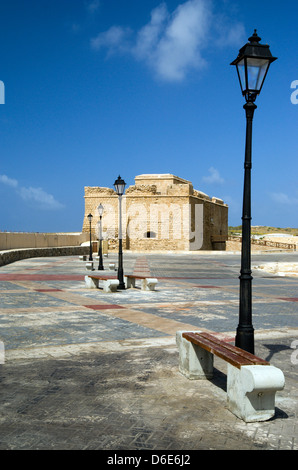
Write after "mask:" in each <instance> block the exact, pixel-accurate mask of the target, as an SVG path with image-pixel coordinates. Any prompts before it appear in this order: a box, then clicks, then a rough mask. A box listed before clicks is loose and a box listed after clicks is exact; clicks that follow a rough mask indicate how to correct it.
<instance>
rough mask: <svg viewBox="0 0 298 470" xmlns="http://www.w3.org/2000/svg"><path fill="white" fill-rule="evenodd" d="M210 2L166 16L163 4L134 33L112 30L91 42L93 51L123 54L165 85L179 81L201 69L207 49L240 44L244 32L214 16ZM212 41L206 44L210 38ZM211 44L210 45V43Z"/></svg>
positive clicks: (194, 1) (194, 0)
mask: <svg viewBox="0 0 298 470" xmlns="http://www.w3.org/2000/svg"><path fill="white" fill-rule="evenodd" d="M212 4H213V2H212V1H211V0H188V1H186V2H184V3H182V4H180V5H179V6H178V7H177V8H176V10H175V11H174V12H173V13H170V12H169V11H168V9H167V6H166V4H165V3H161V4H160V5H159V6H158V7H156V8H155V9H154V10H152V12H151V19H150V21H149V23H147V24H146V25H145V26H143V27H142V28H141V29H140V30H139V31H137V32H136V34H135V35H134V37H133V36H132V31H131V30H130V29H128V28H123V27H121V26H112V27H111V28H110V29H109V30H107V31H105V32H102V33H100V34H99V35H98V36H97V37H95V38H94V39H92V40H91V46H92V47H93V48H95V49H98V50H99V49H101V48H106V49H107V50H108V52H109V53H111V52H116V51H117V52H126V53H129V54H131V55H132V56H133V57H134V58H135V59H137V60H139V61H143V62H144V63H145V64H146V65H147V66H149V67H150V68H151V69H152V70H153V71H154V73H155V74H156V75H157V76H158V77H159V78H161V79H163V80H166V81H182V80H183V79H184V78H185V77H186V75H187V73H188V72H190V71H191V70H194V69H197V70H198V69H201V68H203V67H205V65H206V61H205V59H204V58H203V55H202V54H203V51H204V49H205V48H206V47H207V46H211V47H219V46H221V44H222V43H223V38H224V43H225V45H227V44H228V45H231V44H234V42H237V44H239V43H240V36H242V35H243V32H244V28H243V26H242V25H241V24H240V23H237V24H229V21H228V20H226V19H225V20H223V17H222V16H219V15H217V14H214V13H213V11H212ZM212 35H213V36H214V35H215V36H216V37H213V39H212V40H210V38H211V36H212ZM212 41H213V42H212Z"/></svg>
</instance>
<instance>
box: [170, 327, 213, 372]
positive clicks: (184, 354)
mask: <svg viewBox="0 0 298 470" xmlns="http://www.w3.org/2000/svg"><path fill="white" fill-rule="evenodd" d="M183 333H185V331H177V333H176V343H177V347H178V351H179V371H180V372H181V374H183V375H185V377H187V378H188V379H191V380H199V379H210V378H212V376H213V354H212V353H210V352H208V351H206V350H205V349H203V348H201V347H200V346H196V345H195V344H193V343H191V342H190V341H188V340H187V339H185V338H183V337H182V334H183ZM193 333H201V331H194V332H193Z"/></svg>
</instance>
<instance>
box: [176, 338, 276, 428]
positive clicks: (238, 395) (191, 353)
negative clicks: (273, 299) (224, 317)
mask: <svg viewBox="0 0 298 470" xmlns="http://www.w3.org/2000/svg"><path fill="white" fill-rule="evenodd" d="M183 333H186V332H183V331H178V332H177V334H176V342H177V346H178V350H179V371H180V372H181V373H182V374H183V375H184V376H185V377H187V378H188V379H190V380H199V379H211V378H212V376H213V358H214V354H215V355H217V356H219V357H221V358H222V359H224V360H226V361H227V363H228V364H227V366H228V367H227V404H228V408H229V410H230V411H231V412H232V413H234V414H235V415H236V416H237V417H238V418H241V419H242V420H243V421H245V422H247V423H250V422H255V421H267V420H269V419H270V418H272V417H273V416H274V414H275V394H276V392H277V391H279V390H283V388H284V386H285V378H284V374H283V372H282V371H281V370H280V369H278V368H276V367H274V366H271V365H270V364H269V363H266V362H265V361H263V362H264V363H260V362H262V360H260V359H259V358H257V357H256V356H252V355H249V354H248V353H246V352H245V351H242V352H243V354H241V352H240V355H239V357H238V358H237V350H238V351H239V348H236V347H234V346H232V345H229V344H227V343H224V342H223V341H219V340H218V349H217V346H216V341H217V339H216V338H215V337H213V339H214V345H213V347H212V348H211V349H210V350H207V349H206V347H205V344H204V338H202V344H203V346H200V345H198V344H194V343H192V342H191V341H190V340H188V339H185V338H184V337H183V336H182V335H183ZM200 333H201V334H202V332H199V331H197V332H195V334H200ZM187 334H188V333H187ZM205 335H206V334H205ZM206 336H209V338H212V337H211V336H210V335H206ZM207 343H208V341H207ZM225 344H226V346H227V353H226V354H227V357H226V358H225V357H224V356H225V353H224V348H225V346H224V345H225ZM240 351H241V350H240ZM246 355H247V356H248V357H252V358H253V357H255V359H256V361H255V362H256V364H253V363H250V364H249V360H248V361H247V363H245V359H244V358H245V356H246ZM231 357H232V359H231ZM252 360H253V359H252ZM238 361H239V362H238ZM231 362H232V363H231Z"/></svg>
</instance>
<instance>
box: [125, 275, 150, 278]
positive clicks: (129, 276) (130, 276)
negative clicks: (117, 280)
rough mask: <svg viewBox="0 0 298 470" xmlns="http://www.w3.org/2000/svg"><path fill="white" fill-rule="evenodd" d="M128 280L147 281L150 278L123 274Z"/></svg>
mask: <svg viewBox="0 0 298 470" xmlns="http://www.w3.org/2000/svg"><path fill="white" fill-rule="evenodd" d="M125 277H128V278H129V279H147V278H148V277H150V276H135V275H134V274H125Z"/></svg>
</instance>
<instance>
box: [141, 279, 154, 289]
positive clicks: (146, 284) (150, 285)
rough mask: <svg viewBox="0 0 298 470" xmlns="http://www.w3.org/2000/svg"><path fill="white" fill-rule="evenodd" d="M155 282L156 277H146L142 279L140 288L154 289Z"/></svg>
mask: <svg viewBox="0 0 298 470" xmlns="http://www.w3.org/2000/svg"><path fill="white" fill-rule="evenodd" d="M156 284H157V279H155V278H151V277H147V278H146V279H143V280H142V290H155V286H156Z"/></svg>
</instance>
